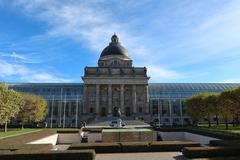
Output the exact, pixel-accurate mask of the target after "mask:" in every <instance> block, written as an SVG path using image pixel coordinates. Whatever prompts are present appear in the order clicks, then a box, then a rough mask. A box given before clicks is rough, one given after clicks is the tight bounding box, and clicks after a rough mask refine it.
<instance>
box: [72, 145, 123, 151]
mask: <svg viewBox="0 0 240 160" xmlns="http://www.w3.org/2000/svg"><path fill="white" fill-rule="evenodd" d="M79 149H80V150H81V149H94V150H95V152H96V153H119V152H121V147H120V144H119V143H80V144H73V145H71V146H70V147H69V148H68V150H79Z"/></svg>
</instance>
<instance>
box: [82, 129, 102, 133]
mask: <svg viewBox="0 0 240 160" xmlns="http://www.w3.org/2000/svg"><path fill="white" fill-rule="evenodd" d="M82 131H84V132H91V133H101V132H102V128H83V129H82Z"/></svg>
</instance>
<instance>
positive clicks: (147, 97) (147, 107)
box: [145, 85, 149, 114]
mask: <svg viewBox="0 0 240 160" xmlns="http://www.w3.org/2000/svg"><path fill="white" fill-rule="evenodd" d="M145 96H146V104H145V113H147V114H148V113H149V94H148V85H146V86H145Z"/></svg>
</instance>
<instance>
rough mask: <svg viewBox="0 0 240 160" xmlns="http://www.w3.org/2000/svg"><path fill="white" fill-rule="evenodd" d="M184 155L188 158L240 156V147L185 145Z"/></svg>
mask: <svg viewBox="0 0 240 160" xmlns="http://www.w3.org/2000/svg"><path fill="white" fill-rule="evenodd" d="M182 153H183V155H184V156H186V157H188V158H206V157H223V156H239V155H240V148H233V147H184V148H183V150H182Z"/></svg>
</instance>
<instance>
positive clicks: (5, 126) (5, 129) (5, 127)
mask: <svg viewBox="0 0 240 160" xmlns="http://www.w3.org/2000/svg"><path fill="white" fill-rule="evenodd" d="M4 132H5V133H6V132H7V122H6V123H5V125H4Z"/></svg>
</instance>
